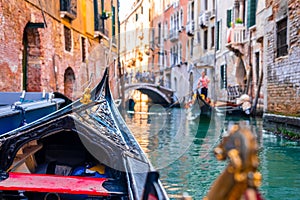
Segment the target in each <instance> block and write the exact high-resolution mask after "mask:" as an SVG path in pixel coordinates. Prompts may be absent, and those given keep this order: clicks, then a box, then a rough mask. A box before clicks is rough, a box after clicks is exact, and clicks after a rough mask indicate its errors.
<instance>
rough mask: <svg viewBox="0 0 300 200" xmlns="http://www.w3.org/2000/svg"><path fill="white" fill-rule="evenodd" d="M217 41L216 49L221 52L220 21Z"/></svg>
mask: <svg viewBox="0 0 300 200" xmlns="http://www.w3.org/2000/svg"><path fill="white" fill-rule="evenodd" d="M216 36H217V41H216V48H217V50H220V21H218V22H217V34H216Z"/></svg>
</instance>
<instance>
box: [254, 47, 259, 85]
mask: <svg viewBox="0 0 300 200" xmlns="http://www.w3.org/2000/svg"><path fill="white" fill-rule="evenodd" d="M255 67H256V70H255V73H256V85H258V79H259V52H256V53H255Z"/></svg>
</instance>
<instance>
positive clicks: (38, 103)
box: [0, 91, 70, 135]
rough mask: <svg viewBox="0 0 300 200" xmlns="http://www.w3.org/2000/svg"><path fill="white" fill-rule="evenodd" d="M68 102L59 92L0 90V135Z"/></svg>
mask: <svg viewBox="0 0 300 200" xmlns="http://www.w3.org/2000/svg"><path fill="white" fill-rule="evenodd" d="M68 103H70V100H69V99H68V98H67V97H65V96H64V95H62V94H60V93H44V92H25V91H23V92H0V135H1V134H3V133H6V132H9V131H11V130H13V129H16V128H18V127H20V126H23V125H25V124H26V123H31V122H33V121H35V120H37V119H39V118H41V117H44V116H46V115H48V114H50V113H52V112H54V111H57V110H58V109H60V108H62V107H63V106H65V105H67V104H68Z"/></svg>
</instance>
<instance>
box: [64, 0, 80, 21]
mask: <svg viewBox="0 0 300 200" xmlns="http://www.w3.org/2000/svg"><path fill="white" fill-rule="evenodd" d="M60 17H61V18H68V19H71V20H73V19H75V18H76V17H77V0H60Z"/></svg>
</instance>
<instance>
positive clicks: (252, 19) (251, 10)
mask: <svg viewBox="0 0 300 200" xmlns="http://www.w3.org/2000/svg"><path fill="white" fill-rule="evenodd" d="M256 1H257V0H248V15H247V27H248V28H249V27H251V26H253V25H255V23H256Z"/></svg>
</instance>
